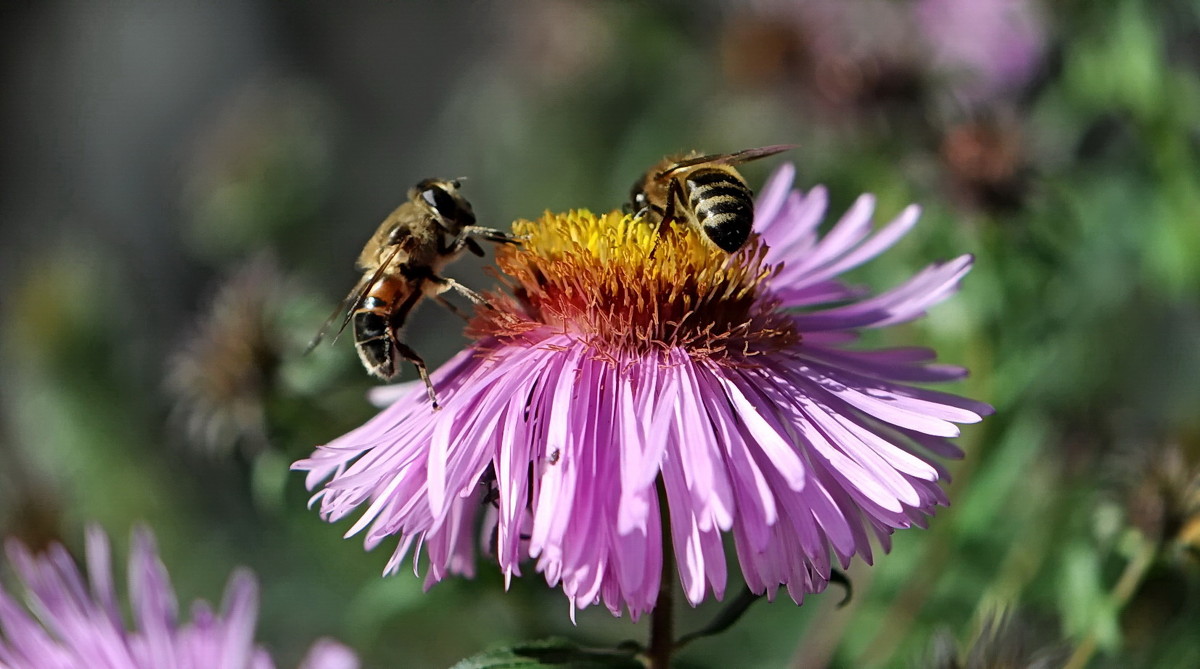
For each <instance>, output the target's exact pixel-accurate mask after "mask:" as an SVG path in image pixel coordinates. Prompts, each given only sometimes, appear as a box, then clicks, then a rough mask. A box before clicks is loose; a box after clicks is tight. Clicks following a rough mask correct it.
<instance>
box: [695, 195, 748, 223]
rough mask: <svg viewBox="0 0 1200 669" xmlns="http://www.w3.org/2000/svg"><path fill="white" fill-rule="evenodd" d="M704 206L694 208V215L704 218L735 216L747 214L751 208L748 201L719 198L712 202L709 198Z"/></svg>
mask: <svg viewBox="0 0 1200 669" xmlns="http://www.w3.org/2000/svg"><path fill="white" fill-rule="evenodd" d="M705 205H706V206H704V207H698V208H696V215H697V216H700V217H702V218H704V219H713V218H716V217H718V216H720V217H728V218H737V217H739V216H743V215H749V213H750V211H751V209H750V207H749V205H748V203H746V202H744V201H742V200H734V199H729V200H719V201H716V202H713V201H711V200H709V201H707V202H706V203H705Z"/></svg>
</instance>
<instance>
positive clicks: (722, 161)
mask: <svg viewBox="0 0 1200 669" xmlns="http://www.w3.org/2000/svg"><path fill="white" fill-rule="evenodd" d="M798 146H799V144H772V145H771V146H760V147H758V148H757V149H745V150H742V151H738V152H737V153H714V154H710V155H707V156H698V157H696V158H686V159H684V160H681V161H679V162H677V163H673V164H672V165H671V166H670V167H668V168H667V169H665V170H663V171H662V172H660V173H659V177H660V178H665V177H668V176H670V175H671V173H672V172H674V171H676V170H682V169H686V168H688V167H695V166H697V165H706V164H707V165H738V164H740V163H746V162H750V161H751V160H758V159H759V158H766V157H767V156H773V155H775V154H776V153H783V152H784V151H787V150H789V149H794V148H796V147H798Z"/></svg>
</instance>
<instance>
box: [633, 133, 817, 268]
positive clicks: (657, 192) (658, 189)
mask: <svg viewBox="0 0 1200 669" xmlns="http://www.w3.org/2000/svg"><path fill="white" fill-rule="evenodd" d="M792 148H795V145H792V144H777V145H775V146H764V147H761V148H757V149H746V150H745V151H738V152H737V153H720V154H713V155H708V156H697V155H695V153H692V154H690V155H686V156H667V157H666V158H664V159H663V160H662V161H661V162H659V163H658V164H657V165H655V166H654V167H651V168H650V169H649V170H648V171H647V172H646V173H645V174H644V175H642V177H641V178H640V179H638V180H637V182H636V183H634V184H633V189H632V190H631V191H630V207H631V209H632V210H633V211H634V212H636V213H637V215H638V216H642V217H644V218H649V219H650V221H651V222H652V223H654V222H656V223H658V225H659V232H660V233H661V232H663V231H665V230H666V226H667V225H669V224H670V223H671V221H679V222H681V223H688V224H690V225H692V226H693V227H695V228H696V229H697V230H699V231H700V232H702V233H704V236H705V237H706V238H707V239H708V240H709V241H710V242H712V243H713V244H715V245H716V246H717V247H719V248H721V249H722V250H724V251H726V252H728V253H734V252H735V251H737V250H738V249H740V248H742V246H743V245H744V244H745V243H746V240H747V239H749V238H750V229H751V228H752V227H753V225H754V193H753V192H752V191H751V190H750V187H749V186H747V185H746V180H745V179H743V178H742V175H741V174H739V173H738V171H737V170H736V169H734V168H733V166H734V165H738V164H741V163H744V162H748V161H751V160H758V159H759V158H766V157H767V156H772V155H775V154H776V153H780V152H782V151H787V150H788V149H792Z"/></svg>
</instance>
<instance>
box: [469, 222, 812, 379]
mask: <svg viewBox="0 0 1200 669" xmlns="http://www.w3.org/2000/svg"><path fill="white" fill-rule="evenodd" d="M513 232H514V233H515V234H517V235H520V236H521V237H522V238H523V240H524V241H523V242H522V243H521V244H520V245H513V246H504V247H501V248H498V249H497V251H496V266H497V267H498V268H499V270H500V272H501V277H500V278H501V280H502V281H504V283H505V284H506V285H507V287H508V288H509V289H510V291H511V293H512V295H511V296H509V295H503V294H493V295H490V296H489V297H488V302H489V304H490V307H485V308H481V309H479V310H478V311H477V313H476V318H475V320H474V321H473V322H472V327H471V329H470V332H471V334H472V335H474V336H477V337H496V338H499V339H501V340H503V339H505V338H509V337H532V336H538V335H545V334H559V333H561V334H566V335H570V336H575V337H578V338H581V339H585V340H587V341H588V342H589V343H590V344H592V345H593V346H594V347H595V348H596V349H598V350H601V351H605V352H614V353H615V352H628V353H639V352H648V351H651V350H654V349H667V348H682V349H683V350H685V351H687V352H688V354H689V355H691V356H693V357H695V358H715V359H720V360H724V361H732V362H736V361H737V360H741V359H745V358H747V357H749V356H753V355H757V354H760V353H763V352H766V351H768V350H776V349H778V348H780V347H783V346H788V345H791V344H793V343H795V342H796V341H798V339H799V335H798V334H797V333H796V331H795V328H794V327H793V325H792V321H791V319H790V318H788V317H787V316H786V315H785V314H782V313H780V312H779V311H778V308H777V307H778V304H777V302H776V301H775V300H774V299H772V298H771V297H770V296H769V293H768V292H767V291H765V289H763V283H764V281H765V280H766V279H768V278H770V277H771V276H772V275H773V274H774V272H775V268H774V267H772V266H769V265H766V264H765V263H764V261H763V257H764V255H765V253H766V246H765V245H764V244H763V243H762V242H761V241H760V240H759V239H758V238H757V236H754V237H752V238H751V240H750V241H749V242H748V243H747V244H746V246H745V247H744V248H743V249H742V250H741V251H738V252H737V253H735V254H732V255H731V254H729V253H726V252H725V251H722V250H720V249H718V248H717V247H716V246H715V245H712V244H710V243H708V242H707V241H705V240H704V239H703V238H702V236H701V234H700V233H699V232H698V231H697V230H695V229H693V228H692V227H691V226H688V225H684V224H677V223H672V224H671V225H669V226H659V225H658V224H656V223H651V222H649V221H646V220H644V219H641V218H634V217H632V216H630V215H627V214H625V215H623V214H621V213H620V212H615V211H614V212H610V213H608V214H604V215H601V216H597V215H595V214H593V213H591V212H589V211H586V210H576V211H570V212H567V213H565V214H551V213H546V214H545V215H543V216H542V217H541V218H540V219H538V220H537V221H524V220H522V221H517V222H516V223H514V224H513Z"/></svg>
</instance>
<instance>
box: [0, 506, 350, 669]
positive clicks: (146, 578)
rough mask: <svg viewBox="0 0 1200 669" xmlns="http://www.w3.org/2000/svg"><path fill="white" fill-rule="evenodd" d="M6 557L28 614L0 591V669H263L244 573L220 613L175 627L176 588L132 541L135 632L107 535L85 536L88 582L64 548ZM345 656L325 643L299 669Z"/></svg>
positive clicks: (332, 664) (147, 539)
mask: <svg viewBox="0 0 1200 669" xmlns="http://www.w3.org/2000/svg"><path fill="white" fill-rule="evenodd" d="M7 548H8V556H9V560H10V562H11V563H12V565H13V568H14V569H15V570H16V572H17V576H18V578H19V579H20V581H21V582H22V583H23V585H24V587H25V590H26V597H25V601H26V604H27V606H28V609H26V608H24V607H22V606H20V605H19V604H18V603H17V601H16V600H15V599H14V598H13V597H12V596H11V595H10V594H9V593H8V592H6V591H5V590H4V589H3V588H0V667H3V668H5V669H9V668H11V669H166V668H174V669H270V668H272V667H274V666H275V664H274V662H272V661H271V657H270V656H269V655H267V652H266V651H265V650H264V649H262V648H261V647H259V646H256V645H255V644H254V626H255V624H256V622H257V618H258V585H257V583H256V582H255V579H254V576H253V575H252V574H251V573H250V572H249V571H246V570H239V571H237V572H235V573H234V574H233V576H232V578H230V580H229V585H228V586H227V587H226V590H225V598H224V601H223V602H222V607H221V612H220V613H214V612H213V610H212V608H211V607H209V605H208V604H207V603H205V602H203V601H197V602H195V603H194V604H193V605H192V621H191V622H190V623H182V624H181V623H180V622H179V621H178V611H177V608H178V607H177V604H176V601H175V592H174V591H173V590H172V588H171V583H170V581H169V579H168V577H167V572H166V568H165V567H164V566H163V564H162V562H161V561H160V560H159V558H158V553H157V550H156V549H155V546H154V539H153V537H152V536H151V535H150V533H149V531H146V530H138V531H136V532H135V533H134V536H133V549H132V551H131V555H130V557H129V598H130V609H131V610H132V613H133V623H134V628H135V629H129V628H127V626H126V625H125V622H124V620H123V619H122V616H121V609H122V606H121V604H120V603H118V601H117V596H116V592H115V588H114V586H113V575H112V569H111V567H112V564H111V551H110V549H109V543H108V537H107V536H106V535H105V534H104V532H103V531H102V530H100V529H98V528H91V529H89V530H88V533H87V579H86V580H85V579H84V575H83V574H82V573H81V572H80V570H79V567H77V566H76V564H75V562H74V560H72V559H71V556H70V555H69V554H68V553H67V550H66V549H65V548H63V547H62V545H60V544H53V545H51V546H50V548H49V549H48V550H47V551H46V553H45V554H44V555H39V556H35V555H33V554H31V553H30V552H29V550H28V549H26V548H25V546H23V545H21V544H20V543H17V542H9V544H8V546H7ZM357 667H358V659H357V657H356V656H355V655H354V653H353V652H352V651H350V650H349V649H347V648H346V647H344V646H342V645H341V644H338V643H336V642H333V641H330V640H327V639H323V640H320V641H318V642H317V643H316V644H314V646H313V648H312V649H311V650H310V651H309V654H308V656H307V657H306V658H305V660H304V662H303V663H302V664H301V669H357Z"/></svg>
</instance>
